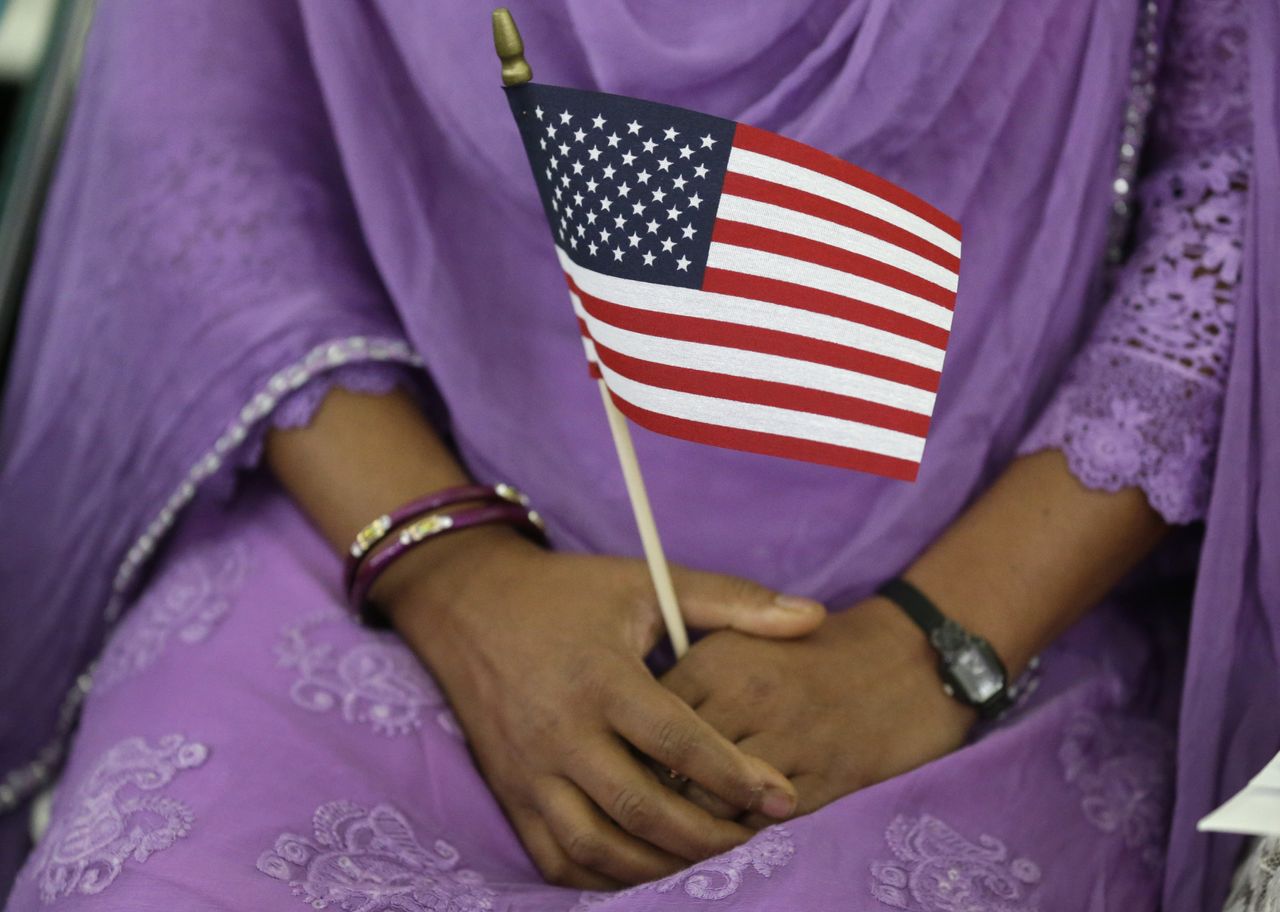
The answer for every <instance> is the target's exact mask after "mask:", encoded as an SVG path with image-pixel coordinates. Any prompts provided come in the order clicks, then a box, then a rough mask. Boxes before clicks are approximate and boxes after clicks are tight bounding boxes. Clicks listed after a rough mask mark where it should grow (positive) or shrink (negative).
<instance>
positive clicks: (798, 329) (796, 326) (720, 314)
mask: <svg viewBox="0 0 1280 912" xmlns="http://www.w3.org/2000/svg"><path fill="white" fill-rule="evenodd" d="M557 253H558V254H559V257H560V265H561V267H562V268H563V269H564V271H565V276H566V278H567V280H568V281H569V283H570V287H571V288H574V289H578V290H581V291H585V292H586V293H587V294H590V295H592V296H594V297H597V298H603V299H604V300H606V301H613V302H615V303H622V304H626V305H627V306H628V307H636V308H639V309H643V310H651V311H654V312H656V313H666V314H674V315H677V316H685V317H701V318H704V319H708V320H720V321H722V322H724V323H735V324H742V325H744V326H754V327H759V328H761V329H772V330H777V331H779V332H790V333H793V334H799V335H805V336H810V337H812V338H815V339H825V340H827V341H828V342H835V343H838V344H840V345H847V346H849V347H851V348H857V349H861V350H862V351H866V352H871V353H873V354H877V355H883V356H885V357H887V358H896V359H898V360H900V361H906V362H907V363H909V364H915V365H918V366H920V367H924V368H928V369H929V370H934V371H940V370H942V359H943V355H944V354H945V349H946V346H947V331H946V330H944V329H939V328H938V327H936V326H930V325H929V324H927V323H922V322H920V321H919V320H913V319H911V318H910V317H904V316H902V315H901V314H898V313H895V312H893V311H891V310H885V309H884V308H880V307H874V306H872V305H870V304H866V303H865V302H862V301H855V300H853V299H850V298H842V297H839V296H838V295H833V294H828V293H826V292H822V291H817V290H815V289H811V288H807V287H804V286H800V285H792V284H789V283H786V282H776V281H773V280H771V279H759V278H754V277H750V276H739V275H737V274H736V273H727V272H724V271H723V270H718V269H708V270H707V271H706V273H705V275H704V279H703V290H702V291H699V290H698V289H696V288H678V287H674V286H670V285H657V284H653V283H649V282H638V281H636V280H634V279H624V278H621V277H619V276H610V275H605V274H603V273H599V272H595V271H594V270H591V269H588V268H586V267H585V266H579V265H578V264H577V263H574V262H573V261H572V260H571V259H569V257H568V255H567V254H565V252H564V251H563V250H560V249H559V248H557ZM713 284H714V285H715V286H717V287H711V286H712V285H713Z"/></svg>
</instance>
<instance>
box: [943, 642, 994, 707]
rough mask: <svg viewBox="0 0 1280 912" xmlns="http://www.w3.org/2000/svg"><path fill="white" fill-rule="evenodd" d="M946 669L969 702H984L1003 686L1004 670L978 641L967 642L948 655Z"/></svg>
mask: <svg viewBox="0 0 1280 912" xmlns="http://www.w3.org/2000/svg"><path fill="white" fill-rule="evenodd" d="M947 671H948V672H949V673H950V677H951V679H952V680H953V681H954V682H955V686H956V688H957V689H958V690H959V691H960V692H961V693H962V694H963V695H964V697H965V699H967V700H968V701H969V702H971V703H986V702H987V701H988V700H990V699H991V698H992V697H994V696H995V695H996V694H998V693H1000V691H1001V689H1002V688H1003V687H1004V672H1003V671H1002V670H1001V668H1000V666H999V664H998V663H997V662H994V661H992V657H991V656H989V655H988V654H987V650H985V649H983V648H982V645H981V644H978V643H969V644H968V645H966V646H965V647H964V648H963V649H960V650H957V651H956V652H955V653H953V654H952V655H951V656H949V661H948V662H947Z"/></svg>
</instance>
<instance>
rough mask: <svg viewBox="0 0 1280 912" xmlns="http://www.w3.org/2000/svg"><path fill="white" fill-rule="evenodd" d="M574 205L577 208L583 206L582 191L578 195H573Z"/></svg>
mask: <svg viewBox="0 0 1280 912" xmlns="http://www.w3.org/2000/svg"><path fill="white" fill-rule="evenodd" d="M573 204H574V205H575V206H581V205H582V191H581V190H579V191H578V192H577V193H575V194H574V195H573Z"/></svg>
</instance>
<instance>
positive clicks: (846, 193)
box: [729, 146, 960, 257]
mask: <svg viewBox="0 0 1280 912" xmlns="http://www.w3.org/2000/svg"><path fill="white" fill-rule="evenodd" d="M729 170H730V171H733V172H735V173H737V174H746V175H748V176H750V177H758V178H760V179H761V180H767V181H770V182H771V183H775V184H781V185H782V186H784V187H794V188H795V189H796V190H804V191H805V192H806V193H812V194H814V195H815V196H821V197H824V198H826V199H829V200H832V201H833V202H837V203H841V204H843V205H845V206H848V207H849V208H851V209H858V210H860V211H862V212H866V213H867V214H869V215H874V216H875V217H876V218H880V219H884V220H885V221H886V222H888V223H889V224H891V225H897V226H898V227H899V228H902V229H903V230H905V231H910V232H911V233H912V234H914V235H916V236H917V237H920V238H922V239H923V240H926V241H928V242H929V243H930V244H933V245H934V246H935V247H939V248H941V249H942V250H945V251H946V252H947V253H949V254H951V255H952V256H957V257H958V256H960V242H959V241H958V240H956V239H955V238H954V237H953V236H951V235H950V234H948V233H947V232H945V231H943V230H942V229H941V228H939V227H938V226H937V225H934V224H933V223H932V222H927V221H925V220H924V219H922V218H921V217H920V216H918V215H916V214H915V213H914V212H908V211H907V210H906V209H903V208H902V207H901V206H899V205H897V204H896V203H891V202H889V201H888V200H887V199H885V198H884V197H881V196H876V195H875V194H874V193H868V192H867V191H866V190H863V189H861V188H859V187H855V186H853V185H852V184H846V183H845V182H844V181H842V180H837V179H836V178H834V177H829V176H827V175H826V174H823V173H821V172H819V171H813V170H810V169H809V168H804V167H801V166H800V165H794V164H792V163H791V162H788V161H783V160H782V159H779V158H773V157H772V156H769V155H761V154H760V153H759V152H750V151H748V150H746V149H739V148H738V147H737V146H735V147H734V148H733V150H732V151H731V152H730V153H729Z"/></svg>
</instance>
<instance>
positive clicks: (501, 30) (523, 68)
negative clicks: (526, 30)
mask: <svg viewBox="0 0 1280 912" xmlns="http://www.w3.org/2000/svg"><path fill="white" fill-rule="evenodd" d="M493 46H494V48H495V49H496V50H497V52H498V56H499V57H501V58H502V84H503V85H505V86H515V85H522V84H523V83H526V82H528V81H529V80H531V79H533V70H531V69H530V68H529V61H527V60H525V59H524V42H523V41H521V40H520V30H519V29H518V28H516V21H515V20H514V19H512V18H511V11H510V10H508V9H507V8H506V7H505V6H500V7H498V8H497V9H496V10H494V11H493Z"/></svg>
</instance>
